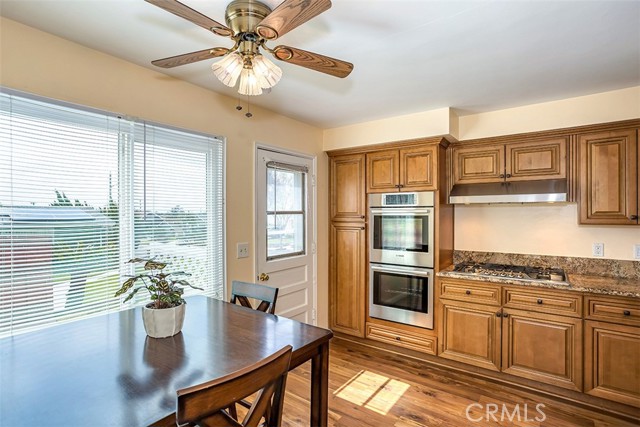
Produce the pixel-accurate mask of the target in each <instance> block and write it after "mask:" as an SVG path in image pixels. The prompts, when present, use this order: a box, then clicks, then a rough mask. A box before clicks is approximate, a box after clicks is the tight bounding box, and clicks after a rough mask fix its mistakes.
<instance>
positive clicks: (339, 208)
mask: <svg viewBox="0 0 640 427" xmlns="http://www.w3.org/2000/svg"><path fill="white" fill-rule="evenodd" d="M329 169H330V170H329V174H330V178H329V179H330V189H331V195H330V197H331V201H330V209H331V221H350V222H353V221H364V220H365V214H366V209H367V207H366V194H365V155H364V154H354V155H346V156H337V157H331V159H330V166H329Z"/></svg>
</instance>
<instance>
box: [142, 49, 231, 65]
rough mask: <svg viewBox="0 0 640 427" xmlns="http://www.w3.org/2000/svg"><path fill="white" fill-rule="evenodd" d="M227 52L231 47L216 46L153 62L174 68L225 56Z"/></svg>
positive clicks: (153, 62)
mask: <svg viewBox="0 0 640 427" xmlns="http://www.w3.org/2000/svg"><path fill="white" fill-rule="evenodd" d="M227 52H229V49H227V48H225V47H214V48H212V49H205V50H199V51H197V52H191V53H185V54H184V55H176V56H171V57H169V58H163V59H156V60H155V61H151V63H152V64H153V65H155V66H157V67H162V68H173V67H177V66H179V65H185V64H191V63H193V62H198V61H204V60H205V59H210V58H217V57H219V56H224V55H226V53H227Z"/></svg>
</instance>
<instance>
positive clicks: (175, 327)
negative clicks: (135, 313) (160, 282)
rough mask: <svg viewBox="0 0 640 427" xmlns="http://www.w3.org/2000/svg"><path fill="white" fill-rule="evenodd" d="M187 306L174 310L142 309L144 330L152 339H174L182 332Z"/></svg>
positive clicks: (183, 305) (181, 305)
mask: <svg viewBox="0 0 640 427" xmlns="http://www.w3.org/2000/svg"><path fill="white" fill-rule="evenodd" d="M185 307H186V304H180V305H179V306H177V307H172V308H161V309H156V308H147V307H143V308H142V321H143V323H144V330H145V331H147V335H149V336H150V337H152V338H166V337H172V336H174V335H175V334H177V333H178V332H180V331H181V330H182V324H183V323H184V310H185Z"/></svg>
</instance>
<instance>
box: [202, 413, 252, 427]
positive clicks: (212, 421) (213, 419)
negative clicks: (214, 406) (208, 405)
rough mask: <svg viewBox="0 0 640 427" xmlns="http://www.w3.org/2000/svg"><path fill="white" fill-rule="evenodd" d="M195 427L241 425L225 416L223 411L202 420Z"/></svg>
mask: <svg viewBox="0 0 640 427" xmlns="http://www.w3.org/2000/svg"><path fill="white" fill-rule="evenodd" d="M197 425H198V426H200V427H242V424H240V423H239V422H238V421H236V420H234V419H233V418H232V417H230V416H229V415H227V413H226V412H225V411H220V412H216V413H215V414H213V415H211V416H209V417H207V418H203V419H201V420H200V421H198V424H197Z"/></svg>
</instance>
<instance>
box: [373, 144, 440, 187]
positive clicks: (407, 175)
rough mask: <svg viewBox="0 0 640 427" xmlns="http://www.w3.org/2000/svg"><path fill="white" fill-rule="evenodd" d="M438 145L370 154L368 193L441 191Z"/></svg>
mask: <svg viewBox="0 0 640 427" xmlns="http://www.w3.org/2000/svg"><path fill="white" fill-rule="evenodd" d="M437 160H438V145H435V144H430V145H423V146H416V147H410V148H400V149H394V150H382V151H375V152H371V153H367V192H368V193H388V192H393V191H431V190H437V187H438V185H437V181H438V170H437V168H438V163H437Z"/></svg>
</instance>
